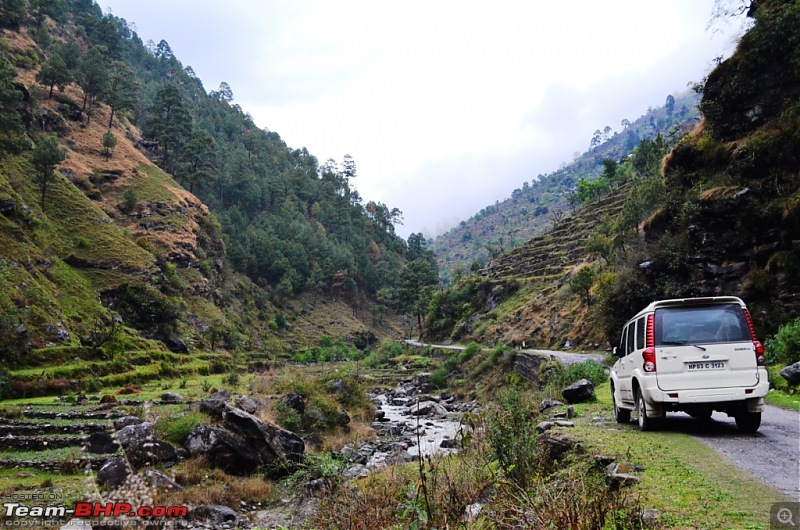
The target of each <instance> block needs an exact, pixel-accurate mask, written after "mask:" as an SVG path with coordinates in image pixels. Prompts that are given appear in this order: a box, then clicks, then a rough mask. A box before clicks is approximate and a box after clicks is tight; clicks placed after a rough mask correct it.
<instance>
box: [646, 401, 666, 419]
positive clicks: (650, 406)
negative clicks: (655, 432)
mask: <svg viewBox="0 0 800 530" xmlns="http://www.w3.org/2000/svg"><path fill="white" fill-rule="evenodd" d="M644 406H645V407H646V408H647V417H648V418H663V417H664V407H663V406H661V403H648V402H647V400H645V401H644Z"/></svg>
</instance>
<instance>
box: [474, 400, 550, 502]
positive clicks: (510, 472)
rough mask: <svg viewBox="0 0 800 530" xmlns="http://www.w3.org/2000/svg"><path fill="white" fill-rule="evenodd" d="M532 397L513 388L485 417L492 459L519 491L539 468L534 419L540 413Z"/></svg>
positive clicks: (529, 481) (535, 474) (532, 478)
mask: <svg viewBox="0 0 800 530" xmlns="http://www.w3.org/2000/svg"><path fill="white" fill-rule="evenodd" d="M535 401H536V400H534V399H531V396H530V395H529V394H527V393H525V392H523V391H521V390H519V389H518V388H516V387H514V386H512V387H511V388H509V389H508V390H506V391H505V392H504V393H503V394H502V395H501V396H500V399H499V401H498V405H497V407H496V408H495V410H493V411H492V412H491V413H490V414H489V416H488V426H487V429H486V439H487V441H488V442H489V446H490V448H491V452H492V458H493V459H494V460H495V461H497V462H498V464H499V465H500V468H501V469H502V470H503V472H504V473H505V474H506V475H507V476H508V478H509V479H511V480H512V481H513V482H514V483H516V484H517V485H518V486H519V487H520V488H522V490H525V489H526V487H527V486H529V485H530V484H531V481H532V480H534V479H535V477H536V476H537V470H538V468H539V461H538V460H539V457H538V451H537V450H536V438H537V436H538V433H537V432H536V425H537V423H538V422H537V421H536V417H537V416H538V415H539V410H538V408H537V407H536V405H535Z"/></svg>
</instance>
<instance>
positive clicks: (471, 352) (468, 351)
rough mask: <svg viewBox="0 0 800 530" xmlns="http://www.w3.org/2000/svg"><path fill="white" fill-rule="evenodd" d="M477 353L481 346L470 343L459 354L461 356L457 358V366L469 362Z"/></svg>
mask: <svg viewBox="0 0 800 530" xmlns="http://www.w3.org/2000/svg"><path fill="white" fill-rule="evenodd" d="M479 351H481V345H480V344H478V343H477V342H470V343H469V344H468V345H467V347H466V348H464V351H462V352H461V355H459V356H458V362H459V364H463V363H465V362H467V361H469V360H470V359H472V358H473V357H474V356H475V354H476V353H478V352H479Z"/></svg>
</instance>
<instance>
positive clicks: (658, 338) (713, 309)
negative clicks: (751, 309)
mask: <svg viewBox="0 0 800 530" xmlns="http://www.w3.org/2000/svg"><path fill="white" fill-rule="evenodd" d="M655 345H656V376H657V380H658V387H659V388H660V389H661V390H693V389H704V388H726V387H746V386H754V385H756V384H757V383H758V367H757V365H756V355H755V347H754V345H753V339H752V337H751V335H750V330H749V328H748V326H747V321H746V320H745V317H744V313H743V312H742V307H741V306H740V305H739V304H735V303H724V304H711V305H685V306H681V305H677V306H669V307H661V308H656V310H655Z"/></svg>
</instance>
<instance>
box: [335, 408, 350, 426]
mask: <svg viewBox="0 0 800 530" xmlns="http://www.w3.org/2000/svg"><path fill="white" fill-rule="evenodd" d="M336 423H337V424H338V425H339V426H340V427H344V426H345V425H348V424H349V423H350V415H349V414H348V413H347V411H346V410H344V409H343V408H341V407H340V408H339V411H338V412H337V413H336Z"/></svg>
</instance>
